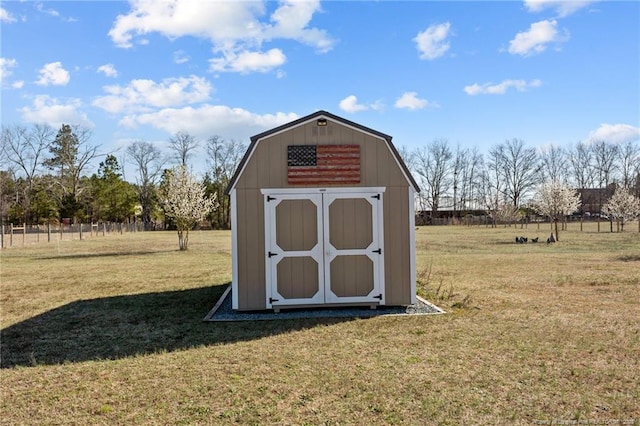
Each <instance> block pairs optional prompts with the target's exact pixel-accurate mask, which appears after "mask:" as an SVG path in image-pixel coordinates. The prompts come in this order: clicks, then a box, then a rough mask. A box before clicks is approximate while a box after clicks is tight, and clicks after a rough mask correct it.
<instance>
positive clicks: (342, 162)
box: [287, 145, 360, 185]
mask: <svg viewBox="0 0 640 426" xmlns="http://www.w3.org/2000/svg"><path fill="white" fill-rule="evenodd" d="M287 182H288V183H289V185H353V184H359V183H360V145H289V146H288V147H287Z"/></svg>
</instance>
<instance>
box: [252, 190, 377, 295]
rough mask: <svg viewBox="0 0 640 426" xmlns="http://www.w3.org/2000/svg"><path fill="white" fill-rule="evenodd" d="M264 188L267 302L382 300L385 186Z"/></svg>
mask: <svg viewBox="0 0 640 426" xmlns="http://www.w3.org/2000/svg"><path fill="white" fill-rule="evenodd" d="M317 191H318V192H314V193H309V192H304V193H303V192H301V191H300V190H263V194H264V199H265V230H266V235H265V241H266V243H265V244H266V247H265V248H266V256H267V258H266V281H267V289H266V290H267V308H272V307H278V306H288V305H321V304H330V303H375V304H380V303H384V283H383V277H384V269H383V268H384V261H383V260H384V252H383V250H382V247H383V244H382V238H383V221H382V196H383V192H384V189H383V188H357V189H356V188H354V189H353V190H344V189H342V190H338V189H336V190H324V191H321V190H317Z"/></svg>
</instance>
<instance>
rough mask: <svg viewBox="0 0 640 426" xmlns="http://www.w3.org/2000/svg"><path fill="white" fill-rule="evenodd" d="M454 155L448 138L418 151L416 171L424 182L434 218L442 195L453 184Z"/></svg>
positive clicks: (435, 141)
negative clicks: (452, 159) (451, 179)
mask: <svg viewBox="0 0 640 426" xmlns="http://www.w3.org/2000/svg"><path fill="white" fill-rule="evenodd" d="M452 156H453V154H452V153H451V149H450V148H449V141H447V140H446V139H436V140H434V141H433V142H431V143H430V144H429V145H427V147H426V148H424V147H423V148H421V149H418V151H417V152H416V172H417V173H418V175H419V176H420V177H421V178H422V180H423V182H424V188H425V192H426V194H427V197H428V198H427V203H428V205H429V206H430V207H431V216H432V217H434V218H435V217H436V216H437V212H438V208H439V207H440V202H441V197H442V195H443V194H445V193H446V192H447V191H448V189H449V185H450V184H451V182H450V179H449V174H450V173H451V164H450V162H451V158H452Z"/></svg>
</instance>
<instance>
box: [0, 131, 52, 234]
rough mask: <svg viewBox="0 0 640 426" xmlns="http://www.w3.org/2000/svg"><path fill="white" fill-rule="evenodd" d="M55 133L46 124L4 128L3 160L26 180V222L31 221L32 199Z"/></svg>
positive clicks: (24, 198)
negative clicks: (42, 164)
mask: <svg viewBox="0 0 640 426" xmlns="http://www.w3.org/2000/svg"><path fill="white" fill-rule="evenodd" d="M54 134H55V131H54V130H53V128H52V127H50V126H48V125H46V124H35V125H34V126H33V127H32V128H30V129H27V128H25V127H22V126H17V125H16V126H6V127H5V126H2V152H3V155H2V156H3V158H6V160H7V161H9V162H10V163H13V164H14V165H15V167H16V169H18V170H19V171H20V174H22V175H23V177H24V179H25V183H26V185H25V188H24V194H23V203H24V205H23V212H24V220H25V221H27V220H29V216H30V211H31V197H32V195H33V191H34V185H35V181H36V177H37V174H38V172H39V170H40V167H41V163H42V157H43V156H44V155H45V152H46V149H47V148H48V146H49V144H50V143H51V141H52V140H53V137H54Z"/></svg>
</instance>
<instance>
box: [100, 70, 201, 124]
mask: <svg viewBox="0 0 640 426" xmlns="http://www.w3.org/2000/svg"><path fill="white" fill-rule="evenodd" d="M103 89H104V91H105V92H106V93H108V94H107V95H106V96H100V97H98V98H96V99H95V100H94V101H93V105H94V106H96V107H98V108H101V109H103V110H105V111H107V112H110V113H114V114H115V113H121V112H132V111H134V112H135V111H146V110H148V109H149V108H150V107H151V108H166V107H173V106H180V105H184V104H192V103H198V102H204V101H206V100H208V99H209V94H210V93H211V91H212V86H211V84H210V83H209V82H208V81H207V80H206V79H204V78H201V77H197V76H193V75H192V76H190V77H180V78H167V79H164V80H162V81H161V82H160V83H156V82H155V81H153V80H132V81H131V82H130V83H129V85H127V86H119V85H113V86H105V87H104V88H103Z"/></svg>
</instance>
